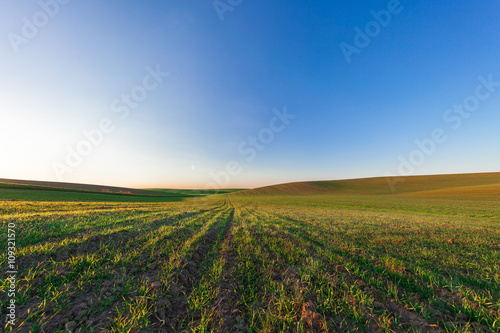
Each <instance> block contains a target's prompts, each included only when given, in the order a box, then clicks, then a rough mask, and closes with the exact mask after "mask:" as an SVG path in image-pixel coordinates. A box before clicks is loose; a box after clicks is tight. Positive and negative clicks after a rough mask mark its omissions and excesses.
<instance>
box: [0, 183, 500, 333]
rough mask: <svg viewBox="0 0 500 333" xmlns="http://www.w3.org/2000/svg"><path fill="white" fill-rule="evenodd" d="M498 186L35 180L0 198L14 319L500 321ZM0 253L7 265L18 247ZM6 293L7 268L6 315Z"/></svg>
mask: <svg viewBox="0 0 500 333" xmlns="http://www.w3.org/2000/svg"><path fill="white" fill-rule="evenodd" d="M499 184H500V174H476V175H451V176H450V175H448V176H433V177H408V178H406V179H405V181H404V182H402V183H400V184H398V186H397V187H396V189H397V191H396V192H394V193H393V192H392V191H390V190H389V189H388V185H387V183H386V181H385V179H378V178H373V179H364V180H363V179H361V180H351V181H334V182H307V183H296V184H286V185H280V186H275V187H268V188H264V189H257V190H248V191H241V192H236V193H225V194H218V195H209V196H205V197H195V196H192V195H191V196H189V194H190V193H187V192H182V191H181V192H177V193H169V192H168V191H167V192H166V194H169V195H174V196H176V195H186V197H184V198H183V199H184V200H183V201H179V202H112V201H113V200H101V199H100V198H97V197H96V200H94V201H92V200H90V197H89V198H88V199H89V200H85V201H83V200H82V201H81V202H78V200H62V201H55V200H49V199H50V198H46V200H31V197H30V196H29V189H24V191H25V194H19V195H18V197H17V198H15V199H17V200H10V199H9V200H2V201H0V217H1V221H2V230H4V231H3V232H4V235H5V236H3V237H1V238H0V239H1V241H0V245H1V248H3V249H7V247H8V245H7V231H8V228H9V223H10V224H11V225H12V224H14V225H15V227H13V228H12V229H13V231H14V232H15V238H16V244H15V245H16V259H15V260H16V265H17V269H18V272H17V274H16V278H17V284H16V297H15V300H16V316H17V319H16V320H17V321H16V326H15V329H14V330H15V331H19V332H65V331H66V332H68V331H72V332H103V331H104V332H360V331H361V332H499V331H500V200H499V199H500V185H499ZM7 190H8V189H4V188H0V194H1V195H2V197H1V198H8V195H5V194H4V191H7ZM34 190H35V191H36V190H39V189H34ZM149 192H154V191H148V193H149ZM160 192H161V191H160ZM18 193H19V192H18ZM61 193H66V194H67V195H70V194H68V193H71V192H64V191H62V192H61ZM74 193H77V195H82V193H78V192H74ZM9 195H10V194H9ZM23 195H26V196H25V197H24V200H23ZM89 195H97V194H95V193H92V194H89ZM100 195H104V196H106V195H108V196H110V195H115V196H119V194H109V193H108V194H100ZM124 195H125V194H122V196H124ZM145 196H146V194H144V193H143V194H142V197H145ZM138 197H141V195H138ZM150 198H155V196H152V197H150ZM117 201H118V200H117ZM144 201H147V200H144ZM0 261H1V263H2V267H5V271H7V269H8V268H6V267H7V263H8V258H7V252H6V250H4V251H2V256H1V257H0ZM8 291H9V282H8V280H4V282H3V285H2V292H1V293H0V294H1V299H0V301H1V312H0V317H2V318H3V317H5V316H6V315H7V313H8V312H7V305H8V302H9V298H8V296H7V292H8ZM2 320H3V319H2ZM2 325H4V322H2ZM5 328H6V330H7V331H8V330H11V328H12V326H10V325H8V324H7V325H6V326H5Z"/></svg>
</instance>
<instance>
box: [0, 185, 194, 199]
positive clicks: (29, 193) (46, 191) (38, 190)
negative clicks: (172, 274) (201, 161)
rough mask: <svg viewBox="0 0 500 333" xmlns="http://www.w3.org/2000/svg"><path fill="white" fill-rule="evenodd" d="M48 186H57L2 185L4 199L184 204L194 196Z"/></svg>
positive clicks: (1, 190) (2, 197)
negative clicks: (171, 202) (169, 202)
mask: <svg viewBox="0 0 500 333" xmlns="http://www.w3.org/2000/svg"><path fill="white" fill-rule="evenodd" d="M46 185H53V186H40V185H35V184H34V183H33V184H32V183H31V182H25V184H21V181H19V182H18V183H5V182H0V200H26V201H73V202H89V201H105V202H164V201H181V200H183V199H185V198H188V197H191V195H189V194H180V193H179V194H176V193H161V192H153V191H145V190H135V189H125V188H110V187H106V186H103V187H101V186H94V185H88V186H85V185H82V184H74V185H76V186H71V184H64V183H47V184H46ZM59 185H62V186H64V187H62V186H59ZM80 185H82V186H80ZM78 188H81V189H78ZM83 188H85V189H86V190H85V189H83Z"/></svg>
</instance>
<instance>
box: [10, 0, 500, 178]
mask: <svg viewBox="0 0 500 333" xmlns="http://www.w3.org/2000/svg"><path fill="white" fill-rule="evenodd" d="M231 3H233V4H236V3H238V1H232V2H231ZM214 4H215V5H214ZM0 8H1V11H0V36H2V38H1V39H0V68H1V74H2V75H1V78H0V153H1V157H0V178H15V179H30V180H49V181H58V180H60V181H67V182H79V183H92V184H104V185H118V186H130V187H177V188H182V187H184V188H203V187H212V186H215V187H257V186H262V185H269V184H276V183H283V182H289V181H301V180H321V179H322V180H327V179H328V180H329V179H342V178H361V177H374V176H385V175H388V174H392V175H404V174H415V175H417V174H436V173H462V172H488V171H499V166H500V145H499V142H500V131H499V130H498V129H499V128H500V126H499V125H500V112H499V111H500V110H499V109H500V83H498V82H500V46H499V45H500V43H499V41H500V22H499V21H498V17H499V15H500V3H498V1H490V0H486V1H482V2H481V3H472V2H470V3H463V2H459V3H457V2H456V1H451V0H445V1H439V2H436V1H430V0H429V1H425V0H424V1H410V0H406V1H400V2H397V1H392V0H391V1H316V2H314V3H305V2H303V1H294V0H292V1H246V0H244V1H241V2H239V4H238V5H236V6H231V5H229V4H228V2H227V1H216V2H215V3H214V2H212V1H189V0H184V1H179V0H175V1H173V0H167V1H164V0H162V1H159V0H158V1H154V0H151V1H147V2H139V1H127V0H125V1H124V0H120V1H118V0H110V1H106V2H103V1H96V0H90V1H78V0H72V1H67V0H66V1H62V0H61V1H59V2H56V0H44V1H39V2H36V1H27V0H6V1H3V2H2V4H1V5H0ZM381 11H384V12H381ZM387 13H390V14H389V15H390V17H389V16H387ZM221 18H222V19H221ZM377 18H378V21H377ZM367 27H368V31H366V28H367ZM377 27H378V28H377ZM370 29H371V30H370ZM360 31H361V33H360ZM370 36H371V37H370ZM346 45H349V50H351V51H352V50H354V49H355V50H356V51H355V52H351V53H350V54H349V55H348V56H346V53H345V50H346ZM478 94H479V95H478ZM478 96H479V97H478ZM464 103H465V104H466V105H465V106H464V107H465V111H464V107H462V108H461V110H462V111H458V110H460V105H461V104H464ZM457 105H458V106H457ZM467 110H471V111H467ZM287 114H288V118H287V116H286V115H287ZM284 115H285V116H284ZM436 130H438V132H439V130H441V135H440V138H441V139H443V138H444V137H445V138H446V140H441V141H440V142H436V141H435V140H434V139H433V134H432V133H433V132H435V131H436ZM105 132H106V133H105ZM85 133H87V134H85ZM99 133H101V134H102V135H101V134H99ZM252 138H253V139H252ZM92 140H93V142H92ZM256 140H257V141H256ZM416 140H417V141H418V142H420V145H419V144H418V143H416ZM429 140H433V143H430V141H429ZM437 141H439V140H437ZM252 142H253V143H252ZM79 150H80V153H81V154H80V153H79ZM75 153H76V154H79V156H80V158H78V157H75V156H74V154H75ZM83 153H85V154H83ZM69 155H71V156H70V157H68V156H69ZM83 155H85V156H83ZM68 162H70V163H68ZM69 164H71V165H69ZM228 168H229V170H228ZM227 175H229V177H226V176H227ZM214 178H215V179H214Z"/></svg>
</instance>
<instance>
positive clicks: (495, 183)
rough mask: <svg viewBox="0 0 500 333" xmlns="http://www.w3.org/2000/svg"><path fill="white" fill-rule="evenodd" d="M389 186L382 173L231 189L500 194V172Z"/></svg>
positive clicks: (286, 192)
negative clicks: (358, 177)
mask: <svg viewBox="0 0 500 333" xmlns="http://www.w3.org/2000/svg"><path fill="white" fill-rule="evenodd" d="M401 180H404V181H402V182H398V183H397V184H395V187H394V189H395V191H394V192H393V191H392V190H391V187H390V186H389V183H388V180H387V179H386V178H385V177H378V178H360V179H347V180H332V181H307V182H295V183H286V184H279V185H273V186H265V187H260V188H256V189H252V190H246V191H241V192H237V193H233V194H232V195H236V196H257V195H271V196H275V195H319V194H329V195H336V194H338V195H346V194H367V195H370V194H382V195H384V194H386V195H392V194H397V195H419V196H441V197H443V196H444V197H446V196H454V195H457V194H463V195H466V194H469V195H470V194H475V195H481V194H484V195H489V196H491V195H499V197H500V172H496V173H473V174H455V175H432V176H408V177H402V178H401Z"/></svg>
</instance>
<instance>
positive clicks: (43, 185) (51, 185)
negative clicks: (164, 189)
mask: <svg viewBox="0 0 500 333" xmlns="http://www.w3.org/2000/svg"><path fill="white" fill-rule="evenodd" d="M0 183H1V184H2V186H1V187H2V188H8V187H9V186H8V185H9V184H10V185H22V186H23V188H26V186H33V187H36V189H39V190H41V189H44V190H51V189H52V190H61V189H65V190H76V191H87V192H100V193H115V194H129V195H132V194H133V195H153V196H158V195H162V194H161V193H158V192H154V191H148V190H138V189H132V188H126V187H115V186H104V185H91V184H77V183H62V182H46V181H37V180H19V179H3V178H0ZM13 188H15V186H13Z"/></svg>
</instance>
